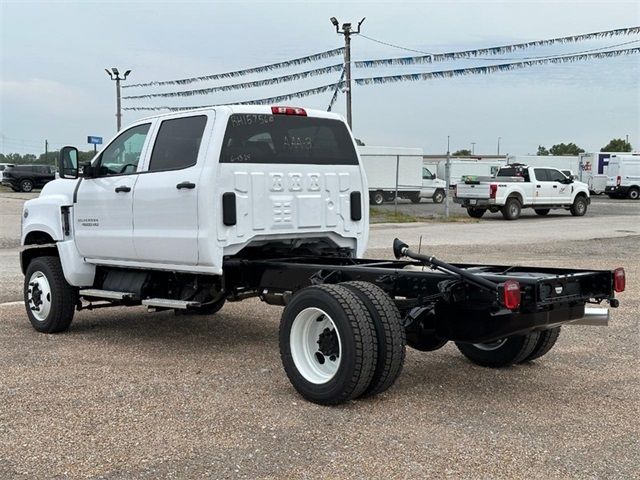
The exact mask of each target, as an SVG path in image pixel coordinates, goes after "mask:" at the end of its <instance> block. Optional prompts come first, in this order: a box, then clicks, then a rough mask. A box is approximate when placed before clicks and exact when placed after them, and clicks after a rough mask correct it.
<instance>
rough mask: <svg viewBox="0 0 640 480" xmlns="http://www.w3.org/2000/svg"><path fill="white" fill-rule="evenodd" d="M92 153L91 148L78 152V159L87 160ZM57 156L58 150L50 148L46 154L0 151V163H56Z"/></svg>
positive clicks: (91, 156) (93, 153) (90, 157)
mask: <svg viewBox="0 0 640 480" xmlns="http://www.w3.org/2000/svg"><path fill="white" fill-rule="evenodd" d="M94 155H95V152H94V151H93V150H87V151H86V152H78V156H79V159H78V160H79V161H80V162H88V161H90V160H91V159H92V158H93V156H94ZM59 156H60V151H59V150H52V151H50V152H48V153H46V154H44V153H41V154H40V155H34V154H33V153H26V154H24V155H21V154H19V153H0V163H12V164H15V165H56V164H57V163H58V157H59Z"/></svg>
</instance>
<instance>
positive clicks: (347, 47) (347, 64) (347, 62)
mask: <svg viewBox="0 0 640 480" xmlns="http://www.w3.org/2000/svg"><path fill="white" fill-rule="evenodd" d="M365 18H366V17H363V18H362V20H360V21H359V22H358V29H357V30H352V27H351V24H350V23H343V24H342V30H340V23H339V22H338V19H337V18H336V17H331V19H330V20H331V23H332V24H333V26H334V27H336V33H337V34H338V35H344V76H345V82H346V84H347V86H346V88H345V90H346V92H347V124H348V125H349V128H350V129H352V130H353V128H352V122H351V35H353V34H354V33H355V34H358V33H360V26H361V25H362V22H364V19H365Z"/></svg>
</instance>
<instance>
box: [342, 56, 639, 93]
mask: <svg viewBox="0 0 640 480" xmlns="http://www.w3.org/2000/svg"><path fill="white" fill-rule="evenodd" d="M638 53H640V48H626V49H623V50H611V51H608V52H598V53H586V54H583V55H570V56H565V57H550V58H545V59H541V60H527V61H526V62H514V63H502V64H499V65H487V66H483V67H471V68H460V69H457V70H441V71H438V72H426V73H409V74H404V75H390V76H385V77H369V78H357V79H355V80H354V81H355V83H356V85H375V84H381V83H394V82H411V81H417V80H432V79H434V78H450V77H457V76H460V75H484V74H488V73H495V72H504V71H509V70H516V69H520V68H526V67H532V66H534V65H546V64H549V63H567V62H578V61H581V60H589V59H598V58H611V57H619V56H621V55H633V54H638Z"/></svg>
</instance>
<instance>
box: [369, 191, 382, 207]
mask: <svg viewBox="0 0 640 480" xmlns="http://www.w3.org/2000/svg"><path fill="white" fill-rule="evenodd" d="M371 203H373V204H374V205H382V204H383V203H384V194H383V193H382V192H375V193H373V194H372V195H371Z"/></svg>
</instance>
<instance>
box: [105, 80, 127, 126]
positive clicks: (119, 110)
mask: <svg viewBox="0 0 640 480" xmlns="http://www.w3.org/2000/svg"><path fill="white" fill-rule="evenodd" d="M104 70H105V72H107V75H109V77H110V78H111V80H114V81H115V82H116V125H117V127H118V131H120V128H121V127H122V108H121V105H120V82H121V81H124V80H126V79H127V77H128V76H129V74H130V73H131V70H127V71H126V72H124V74H123V75H122V77H121V76H120V71H119V70H118V69H117V68H116V67H112V68H111V70H109V69H108V68H105V69H104Z"/></svg>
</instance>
